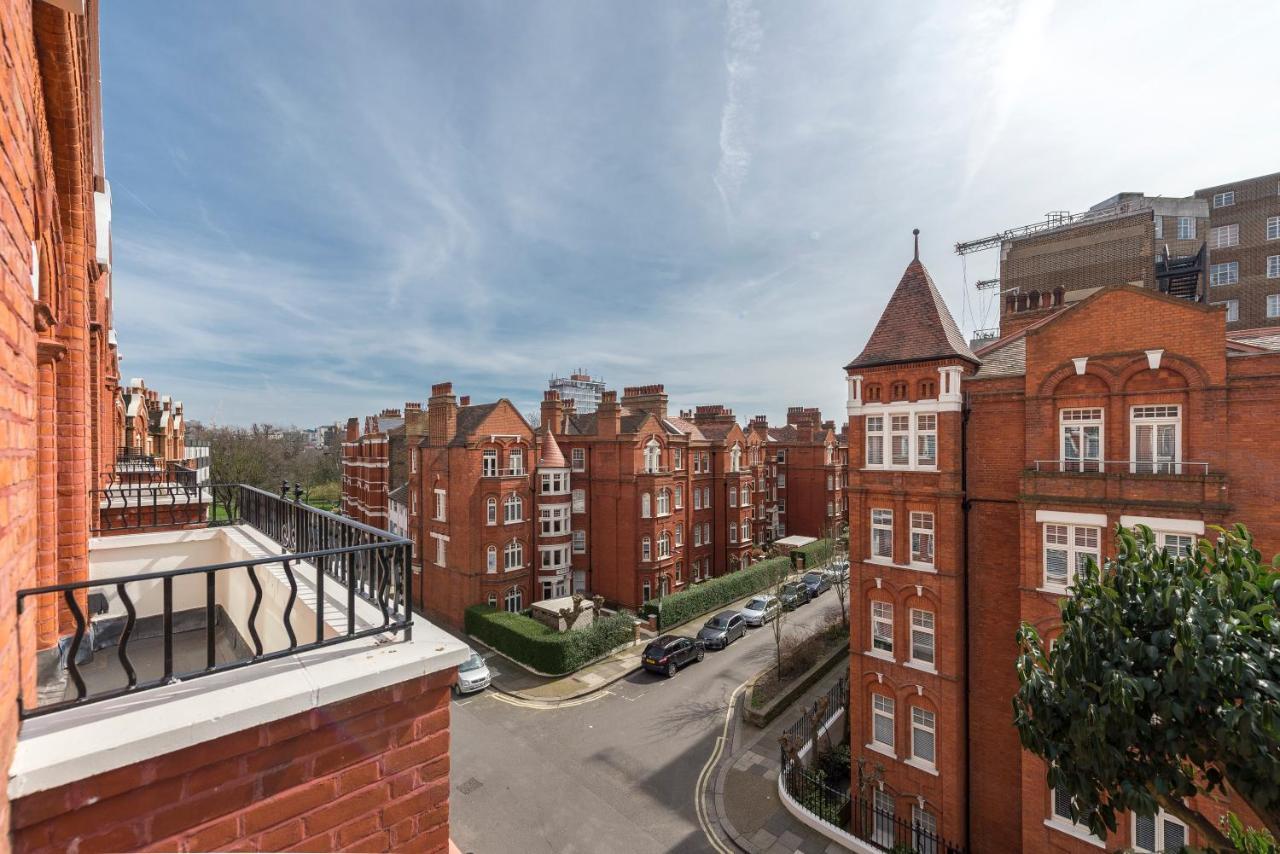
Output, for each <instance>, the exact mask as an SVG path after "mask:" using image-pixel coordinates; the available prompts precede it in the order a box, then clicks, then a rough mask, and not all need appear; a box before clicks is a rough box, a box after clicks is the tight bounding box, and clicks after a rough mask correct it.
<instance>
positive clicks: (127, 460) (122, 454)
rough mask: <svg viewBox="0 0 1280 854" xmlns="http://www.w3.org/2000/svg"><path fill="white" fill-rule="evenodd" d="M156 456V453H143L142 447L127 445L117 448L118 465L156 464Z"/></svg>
mask: <svg viewBox="0 0 1280 854" xmlns="http://www.w3.org/2000/svg"><path fill="white" fill-rule="evenodd" d="M155 464H156V458H155V455H154V454H147V453H143V451H142V449H141V448H130V447H128V446H125V447H123V448H117V449H116V465H117V466H120V465H125V466H129V465H147V466H154V465H155Z"/></svg>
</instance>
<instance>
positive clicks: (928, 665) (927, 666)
mask: <svg viewBox="0 0 1280 854" xmlns="http://www.w3.org/2000/svg"><path fill="white" fill-rule="evenodd" d="M917 611H919V612H920V613H922V614H929V615H930V616H931V617H933V627H932V628H931V629H930V630H929V635H930V636H931V637H932V638H933V661H932V662H928V661H925V660H924V659H921V658H916V643H915V632H916V623H915V615H916V612H917ZM921 631H923V629H921ZM937 661H938V612H937V611H929V610H926V609H924V608H908V609H907V660H906V662H905V663H906V665H907V666H908V667H913V668H915V669H916V670H923V671H924V672H926V673H937V672H938V670H937Z"/></svg>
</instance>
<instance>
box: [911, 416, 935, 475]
mask: <svg viewBox="0 0 1280 854" xmlns="http://www.w3.org/2000/svg"><path fill="white" fill-rule="evenodd" d="M915 428H916V439H915V451H916V455H915V458H914V459H913V460H912V461H911V464H912V465H913V466H914V467H916V468H924V469H934V468H937V467H938V414H937V413H936V412H918V413H916V417H915ZM926 445H928V450H929V453H926V452H925V446H926Z"/></svg>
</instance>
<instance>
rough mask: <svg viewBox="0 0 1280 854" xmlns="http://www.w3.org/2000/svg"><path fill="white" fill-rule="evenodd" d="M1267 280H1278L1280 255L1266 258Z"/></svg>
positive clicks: (1279, 277)
mask: <svg viewBox="0 0 1280 854" xmlns="http://www.w3.org/2000/svg"><path fill="white" fill-rule="evenodd" d="M1267 278H1268V279H1280V255H1268V256H1267Z"/></svg>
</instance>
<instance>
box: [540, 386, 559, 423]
mask: <svg viewBox="0 0 1280 854" xmlns="http://www.w3.org/2000/svg"><path fill="white" fill-rule="evenodd" d="M542 427H543V429H546V430H550V431H551V432H552V433H564V401H563V400H561V399H560V392H558V391H556V390H555V389H550V390H548V391H544V392H543V393H542Z"/></svg>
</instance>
